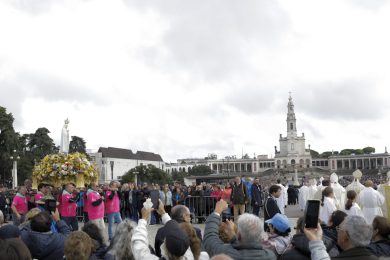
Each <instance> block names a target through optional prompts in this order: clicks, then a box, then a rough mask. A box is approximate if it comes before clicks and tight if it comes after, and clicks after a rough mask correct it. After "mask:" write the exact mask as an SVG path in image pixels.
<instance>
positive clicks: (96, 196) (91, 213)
mask: <svg viewBox="0 0 390 260" xmlns="http://www.w3.org/2000/svg"><path fill="white" fill-rule="evenodd" d="M99 191H101V189H100V188H99V186H98V185H97V184H96V183H94V182H92V183H91V185H90V188H89V189H88V191H87V206H88V217H89V221H90V222H92V223H94V224H95V225H96V226H97V227H98V228H99V230H100V232H101V234H102V237H103V243H104V244H105V245H108V237H107V232H106V225H105V224H104V196H101V195H100V193H99Z"/></svg>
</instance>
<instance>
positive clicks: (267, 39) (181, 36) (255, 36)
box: [125, 0, 290, 81]
mask: <svg viewBox="0 0 390 260" xmlns="http://www.w3.org/2000/svg"><path fill="white" fill-rule="evenodd" d="M125 2H126V3H127V4H128V6H129V8H134V7H138V8H140V9H141V10H143V11H145V12H146V11H150V10H152V11H154V12H157V13H158V15H161V17H162V19H164V20H165V22H166V23H167V25H166V27H167V28H166V29H165V31H164V32H163V36H162V45H158V46H154V47H152V46H148V47H146V48H145V49H144V50H141V52H144V53H145V54H146V56H148V57H150V55H151V54H153V56H154V57H155V59H162V60H163V63H162V64H161V63H160V62H157V61H154V63H155V64H158V65H160V66H161V65H163V66H162V67H161V68H160V69H167V70H172V69H174V70H186V71H187V72H189V73H191V74H192V76H196V75H198V76H199V77H201V78H202V79H204V80H207V81H214V80H218V81H221V80H226V79H230V78H231V77H234V76H236V75H241V74H245V71H249V72H252V73H253V72H254V68H252V66H253V64H252V61H251V59H252V56H251V54H252V53H253V50H254V49H255V48H258V47H259V46H267V47H270V48H274V47H276V46H278V45H279V42H280V40H281V39H283V35H284V34H285V33H286V32H288V31H289V29H290V28H289V17H288V15H287V13H286V12H284V10H283V9H282V8H281V7H280V6H279V5H278V3H277V2H276V1H247V2H246V3H245V4H242V3H239V2H236V1H220V0H218V1H217V0H213V1H207V4H201V3H200V2H199V1H125ZM152 49H154V50H152ZM264 62H265V61H264Z"/></svg>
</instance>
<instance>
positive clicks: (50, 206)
mask: <svg viewBox="0 0 390 260" xmlns="http://www.w3.org/2000/svg"><path fill="white" fill-rule="evenodd" d="M44 208H45V210H46V211H48V212H55V211H56V208H57V201H56V200H53V199H48V200H46V201H45V206H44Z"/></svg>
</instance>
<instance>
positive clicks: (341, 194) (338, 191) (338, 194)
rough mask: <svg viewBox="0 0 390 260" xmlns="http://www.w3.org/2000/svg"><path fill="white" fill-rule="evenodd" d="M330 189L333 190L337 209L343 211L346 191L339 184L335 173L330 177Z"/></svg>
mask: <svg viewBox="0 0 390 260" xmlns="http://www.w3.org/2000/svg"><path fill="white" fill-rule="evenodd" d="M330 187H332V189H333V193H334V197H335V199H336V207H337V209H340V210H343V209H344V208H345V201H346V197H347V191H346V190H345V189H344V187H343V186H341V184H340V183H339V176H337V174H336V173H335V172H334V173H332V174H331V175H330Z"/></svg>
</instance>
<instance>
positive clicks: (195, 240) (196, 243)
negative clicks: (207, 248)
mask: <svg viewBox="0 0 390 260" xmlns="http://www.w3.org/2000/svg"><path fill="white" fill-rule="evenodd" d="M179 226H180V228H181V229H182V230H183V231H184V233H186V234H187V236H188V238H189V240H190V249H191V250H187V252H186V253H185V254H184V259H192V257H191V252H192V255H193V258H194V259H195V260H205V259H209V255H208V254H207V253H206V252H201V250H202V249H201V241H200V239H199V237H198V235H197V234H196V231H195V229H194V227H193V226H192V225H191V224H190V223H188V222H182V223H180V224H179ZM189 251H191V252H189Z"/></svg>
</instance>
